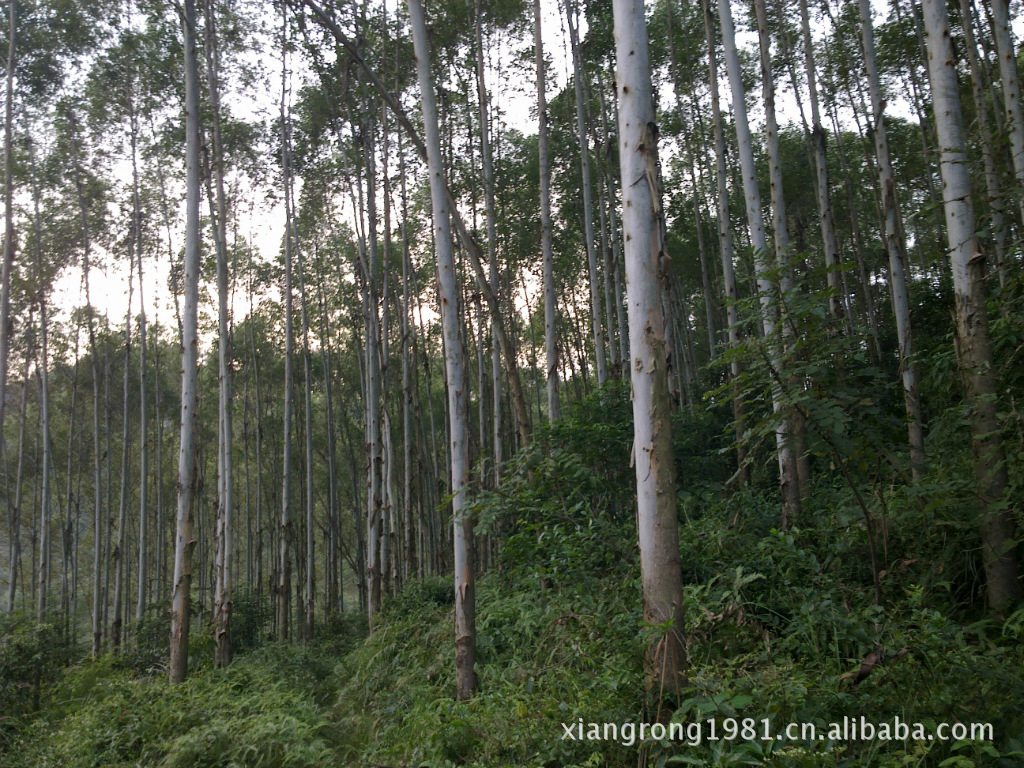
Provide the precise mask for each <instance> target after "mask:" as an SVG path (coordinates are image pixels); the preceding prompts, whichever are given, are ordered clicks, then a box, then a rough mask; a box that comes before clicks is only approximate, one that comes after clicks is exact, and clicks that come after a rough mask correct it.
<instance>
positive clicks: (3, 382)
mask: <svg viewBox="0 0 1024 768" xmlns="http://www.w3.org/2000/svg"><path fill="white" fill-rule="evenodd" d="M17 18H18V3H17V0H10V2H9V3H8V4H7V21H8V27H7V30H8V31H7V91H6V98H5V110H6V111H5V118H4V253H3V263H2V264H0V461H3V471H4V473H5V474H6V472H7V450H6V442H7V438H6V437H4V435H5V432H4V429H3V427H4V424H5V417H6V415H7V357H8V355H9V354H10V349H11V323H10V314H11V270H12V269H13V268H14V251H15V246H16V244H15V242H14V238H15V235H14V72H15V69H16V67H17V62H18V59H17V37H18V31H17V30H18V26H17Z"/></svg>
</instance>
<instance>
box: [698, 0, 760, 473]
mask: <svg viewBox="0 0 1024 768" xmlns="http://www.w3.org/2000/svg"><path fill="white" fill-rule="evenodd" d="M701 6H702V9H703V12H704V14H703V15H704V37H705V39H706V40H707V46H708V84H709V85H710V90H711V119H712V127H713V131H714V135H715V189H716V192H717V195H716V198H715V200H716V213H717V217H716V218H717V223H718V253H719V256H720V257H721V261H722V283H723V287H724V289H725V312H726V319H727V323H728V332H729V346H730V347H733V348H735V347H736V346H737V345H738V344H739V343H740V319H739V310H738V309H737V307H736V302H737V300H738V298H739V293H738V290H737V286H736V270H735V268H734V266H733V254H734V251H733V240H732V228H731V227H730V216H729V175H728V168H727V167H726V162H727V161H726V144H725V126H724V120H723V117H722V106H721V99H720V96H719V90H718V50H717V46H716V45H715V40H716V37H717V36H716V34H715V20H714V16H713V14H712V12H711V2H710V0H701ZM729 368H730V374H731V376H732V378H733V381H736V380H737V379H738V378H739V376H740V374H741V373H742V372H743V368H742V365H741V363H740V361H739V359H737V358H735V357H734V358H733V360H732V361H731V362H730V363H729ZM732 407H733V423H734V425H735V434H736V464H737V467H738V469H737V472H738V478H739V480H740V482H741V483H742V484H743V485H747V484H748V483H749V482H750V468H749V467H748V466H747V457H746V448H745V446H744V442H743V431H744V412H743V411H744V408H743V398H742V396H740V394H739V393H738V392H737V393H736V394H734V395H733V398H732Z"/></svg>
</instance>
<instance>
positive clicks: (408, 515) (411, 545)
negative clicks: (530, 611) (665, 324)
mask: <svg viewBox="0 0 1024 768" xmlns="http://www.w3.org/2000/svg"><path fill="white" fill-rule="evenodd" d="M477 3H478V8H477V10H478V11H479V0H477ZM398 161H399V163H398V164H399V178H400V179H401V192H402V450H403V457H402V459H403V461H402V464H403V468H404V472H405V474H404V477H403V484H404V493H403V499H404V507H403V512H402V514H403V526H404V529H405V542H406V545H405V552H404V556H405V569H406V572H405V576H406V579H407V580H408V579H411V578H413V576H415V574H416V553H417V551H418V547H417V546H416V544H415V542H414V540H413V512H412V501H413V500H412V449H413V442H414V440H415V436H414V434H413V430H412V414H411V410H412V405H413V392H412V368H411V366H410V360H409V333H410V328H409V313H410V312H411V306H410V300H409V271H410V269H411V268H412V264H411V259H412V256H411V254H410V247H409V245H410V244H409V199H408V191H407V189H406V181H405V152H404V151H403V150H402V147H401V144H399V148H398ZM499 366H500V361H499ZM499 374H500V371H499Z"/></svg>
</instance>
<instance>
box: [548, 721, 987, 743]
mask: <svg viewBox="0 0 1024 768" xmlns="http://www.w3.org/2000/svg"><path fill="white" fill-rule="evenodd" d="M561 725H562V740H569V741H611V742H616V743H618V744H621V745H623V746H625V747H631V746H633V745H634V744H636V743H638V742H643V741H645V740H647V739H653V740H655V741H663V740H665V739H668V740H669V741H674V742H678V743H680V744H685V745H686V746H690V747H696V746H699V745H700V744H702V743H704V742H705V741H758V740H760V741H789V742H803V743H806V742H808V741H832V742H839V741H872V740H874V739H877V740H879V741H908V740H910V741H965V740H966V741H976V742H991V741H992V737H993V731H992V725H991V723H937V724H931V725H926V724H925V723H905V722H903V721H902V720H900V718H899V717H894V718H893V719H892V720H891V721H889V720H883V721H881V722H872V721H870V720H868V719H867V718H866V717H859V718H855V717H844V718H843V719H842V721H841V722H833V723H826V724H823V725H819V724H817V723H787V724H784V725H778V726H773V725H772V722H771V719H770V718H767V717H764V718H761V719H760V720H756V719H754V718H752V717H746V718H742V719H741V718H736V717H726V718H709V719H707V720H700V721H695V722H690V723H676V722H673V723H667V724H666V723H631V722H626V723H585V722H584V721H583V718H579V720H577V721H576V722H572V723H562V724H561Z"/></svg>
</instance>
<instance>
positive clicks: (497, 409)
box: [402, 0, 504, 503]
mask: <svg viewBox="0 0 1024 768" xmlns="http://www.w3.org/2000/svg"><path fill="white" fill-rule="evenodd" d="M473 39H474V44H475V48H474V55H475V58H476V89H477V104H478V108H479V110H480V116H479V120H480V156H481V157H480V163H481V173H482V176H483V186H484V210H485V215H486V217H487V265H488V270H489V271H488V278H489V279H490V282H491V286H492V288H494V289H495V290H497V289H498V286H499V283H500V274H499V272H498V242H497V240H498V234H497V210H496V206H495V201H494V162H493V158H492V153H491V131H490V120H489V119H488V118H489V99H488V94H487V78H486V73H485V67H484V36H483V4H482V0H474V5H473ZM405 193H406V190H405V174H404V173H403V174H402V210H403V223H402V239H403V242H405V243H407V242H408V238H407V233H406V229H405V221H404V216H405ZM407 255H408V254H407V253H406V256H407ZM402 264H403V270H404V265H405V260H404V258H403V262H402ZM406 282H407V281H406V280H405V277H404V274H403V285H405V284H406ZM406 304H408V301H406ZM407 312H408V310H407V309H406V313H407ZM496 326H497V323H496V322H495V321H494V320H493V319H492V320H491V403H492V406H493V407H492V416H491V418H492V419H493V434H492V436H491V438H492V443H493V451H494V454H493V455H494V481H495V484H497V482H498V480H499V479H500V477H501V463H502V461H503V460H504V454H503V453H502V451H503V448H502V442H503V440H504V430H503V428H502V421H501V350H500V349H499V347H498V343H497V336H498V330H497V327H496ZM403 338H404V331H403ZM403 359H404V355H403ZM405 367H407V366H405ZM405 367H403V371H404V370H405ZM403 381H404V373H403ZM406 465H407V466H408V461H407V462H406ZM406 495H407V496H408V491H407V492H406ZM407 503H408V502H407Z"/></svg>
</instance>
